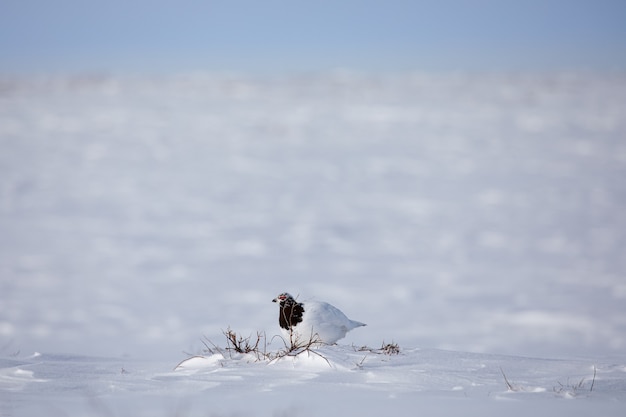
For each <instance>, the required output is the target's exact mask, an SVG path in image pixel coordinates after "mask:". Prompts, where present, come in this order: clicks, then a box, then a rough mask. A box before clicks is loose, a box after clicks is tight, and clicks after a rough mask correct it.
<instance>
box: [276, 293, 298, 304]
mask: <svg viewBox="0 0 626 417" xmlns="http://www.w3.org/2000/svg"><path fill="white" fill-rule="evenodd" d="M285 301H295V300H294V299H293V297H292V296H291V294H289V293H288V292H284V293H282V294H280V295H279V296H278V297H276V298H274V299H273V300H272V302H273V303H281V304H282V303H284V302H285Z"/></svg>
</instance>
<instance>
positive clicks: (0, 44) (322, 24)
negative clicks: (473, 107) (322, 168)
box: [0, 0, 626, 73]
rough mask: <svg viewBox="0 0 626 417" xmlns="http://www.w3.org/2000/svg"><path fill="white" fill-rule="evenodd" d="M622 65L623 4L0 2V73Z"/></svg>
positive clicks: (625, 52) (575, 0) (498, 0)
mask: <svg viewBox="0 0 626 417" xmlns="http://www.w3.org/2000/svg"><path fill="white" fill-rule="evenodd" d="M336 68H345V69H353V70H361V71H371V72H377V71H383V72H398V71H407V70H409V71H459V70H466V71H467V70H469V71H524V70H531V71H546V70H548V71H550V70H624V69H626V0H516V1H513V0H456V1H452V0H439V1H419V0H416V1H402V0H379V1H371V0H361V1H356V0H344V1H342V0H335V1H326V0H318V1H307V2H305V1H297V0H291V1H279V0H258V1H253V0H240V1H237V0H231V1H210V0H205V1H199V0H177V1H165V0H151V1H149V0H134V1H133V0H107V1H88V0H83V1H79V0H54V1H49V0H39V1H38V0H2V1H1V2H0V73H48V72H54V73H59V72H85V71H102V72H114V73H172V72H188V71H203V70H206V71H238V72H249V73H258V72H263V73H267V72H270V73H284V72H302V71H320V70H329V69H336Z"/></svg>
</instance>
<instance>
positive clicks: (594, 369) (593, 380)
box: [589, 365, 598, 392]
mask: <svg viewBox="0 0 626 417" xmlns="http://www.w3.org/2000/svg"><path fill="white" fill-rule="evenodd" d="M597 370H598V368H596V366H595V365H593V379H592V380H591V388H589V392H592V391H593V385H594V384H595V383H596V372H597Z"/></svg>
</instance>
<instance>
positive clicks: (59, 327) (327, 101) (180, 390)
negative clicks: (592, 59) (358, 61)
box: [0, 72, 626, 416]
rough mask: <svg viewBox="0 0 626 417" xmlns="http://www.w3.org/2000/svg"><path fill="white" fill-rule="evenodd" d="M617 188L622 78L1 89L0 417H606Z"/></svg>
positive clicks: (618, 273) (618, 318)
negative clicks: (231, 333) (316, 327)
mask: <svg viewBox="0 0 626 417" xmlns="http://www.w3.org/2000/svg"><path fill="white" fill-rule="evenodd" d="M624 178H626V76H624V75H621V74H544V75H531V74H508V75H497V74H491V75H464V74H451V75H428V74H401V75H396V76H369V75H359V74H351V73H347V72H337V73H331V74H326V75H301V76H293V77H283V78H271V77H264V78H258V77H256V78H255V77H250V76H236V75H225V74H221V75H220V74H190V75H185V76H183V75H181V76H171V77H162V78H133V77H120V76H115V77H114V76H111V77H109V76H95V75H93V76H74V77H27V78H20V77H7V76H4V77H1V78H0V416H4V415H7V416H12V415H16V416H19V415H42V414H41V413H42V410H45V411H47V412H48V413H49V415H78V414H80V415H86V414H87V415H88V414H93V415H133V416H139V415H164V416H169V415H294V414H295V415H303V416H308V415H318V414H319V413H321V412H323V413H328V414H331V415H333V414H339V413H341V412H343V411H349V412H350V414H352V415H381V414H384V415H388V414H390V413H393V412H399V413H403V414H405V415H407V414H409V413H410V414H411V415H415V413H416V412H426V413H427V414H429V415H450V413H453V412H454V413H456V414H460V413H464V414H470V415H471V414H472V413H474V414H476V415H478V414H479V413H480V414H481V415H503V414H506V415H511V414H512V415H527V414H528V413H529V412H536V410H542V411H544V410H545V411H547V412H550V413H551V414H554V413H557V412H558V413H559V414H562V415H589V414H590V413H593V414H594V415H621V414H623V410H624V409H626V354H625V353H624V352H626V181H624ZM283 291H289V292H290V293H292V294H294V295H299V298H300V299H304V300H306V299H310V298H317V299H320V300H325V301H329V302H331V303H332V304H334V305H336V306H338V307H339V308H341V309H342V310H343V311H344V312H345V313H346V314H347V315H348V316H349V317H350V318H352V319H354V320H358V321H362V322H365V323H367V324H368V325H367V327H363V328H359V329H356V330H354V331H352V332H350V333H349V334H348V336H347V337H346V339H344V340H342V341H340V345H339V346H330V347H325V348H323V349H322V350H321V352H320V353H322V354H323V356H324V358H326V359H321V358H320V356H318V355H310V354H303V355H301V356H299V357H298V358H297V359H296V360H295V362H294V360H293V359H292V358H284V359H282V360H280V361H274V362H272V363H267V362H266V361H258V362H254V361H253V362H250V361H247V360H246V359H245V358H234V359H231V358H220V357H214V356H210V355H205V356H206V359H205V360H204V362H202V361H201V360H200V359H198V360H197V361H195V362H193V361H192V363H191V364H192V365H195V367H194V368H193V369H190V368H186V369H178V370H176V371H174V367H175V366H176V364H178V363H179V362H180V361H181V360H184V359H185V358H188V357H190V356H193V355H195V354H202V353H203V350H204V349H205V346H204V344H203V340H204V338H209V339H211V340H212V341H215V342H221V338H223V336H222V330H223V329H226V328H227V327H229V326H230V327H232V329H233V330H235V331H237V332H238V333H240V334H243V335H250V334H255V333H256V331H263V332H265V333H266V334H267V335H268V338H270V337H271V336H272V335H274V334H278V333H279V328H278V324H277V316H278V311H277V307H276V305H275V304H274V303H271V300H272V298H274V297H275V296H276V295H278V294H279V293H280V292H283ZM383 341H386V342H392V341H393V342H395V343H397V344H399V346H400V348H401V352H400V354H399V355H392V356H388V355H380V354H376V353H371V352H370V353H367V352H366V353H364V352H362V351H360V350H359V349H358V348H357V347H360V346H363V345H368V346H373V347H379V346H380V345H381V344H382V342H383ZM276 343H277V342H276V340H274V342H272V345H271V346H270V347H269V348H270V349H278V348H280V346H276ZM36 352H40V353H36ZM469 352H473V353H469ZM204 353H206V352H204ZM594 369H595V370H596V377H595V380H594V379H593V374H594ZM502 372H504V374H505V375H506V377H507V379H508V380H509V381H510V383H511V384H512V385H513V386H514V388H515V389H514V390H512V391H511V390H509V389H508V388H507V386H506V383H505V378H504V376H503V373H502ZM583 378H584V381H583V384H581V386H580V387H578V386H577V385H578V383H579V382H580V381H581V380H582V379H583ZM592 381H593V390H591V389H590V387H591V384H592ZM572 399H573V401H570V400H572ZM566 413H567V414H566Z"/></svg>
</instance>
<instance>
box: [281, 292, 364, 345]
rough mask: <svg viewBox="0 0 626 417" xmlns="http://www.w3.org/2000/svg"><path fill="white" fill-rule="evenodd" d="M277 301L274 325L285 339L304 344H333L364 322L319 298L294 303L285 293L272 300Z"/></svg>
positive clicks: (289, 295)
mask: <svg viewBox="0 0 626 417" xmlns="http://www.w3.org/2000/svg"><path fill="white" fill-rule="evenodd" d="M272 301H273V302H275V303H279V305H280V312H279V314H278V324H279V325H280V327H281V329H282V331H283V333H284V334H285V337H286V338H287V340H291V342H292V343H293V342H294V341H299V342H302V343H307V342H309V341H311V340H315V341H318V342H322V343H326V344H329V345H330V344H333V343H335V342H337V340H339V339H342V338H343V337H345V336H346V333H348V332H349V331H350V330H352V329H354V328H356V327H361V326H365V323H361V322H358V321H354V320H350V319H349V318H348V317H346V315H345V314H343V313H342V312H341V311H340V310H339V309H338V308H337V307H334V306H332V305H330V304H328V303H325V302H322V301H306V302H301V303H299V302H297V301H296V300H295V299H294V298H293V297H292V296H291V294H289V293H286V292H284V293H282V294H280V295H279V296H278V297H276V298H274V299H273V300H272Z"/></svg>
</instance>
